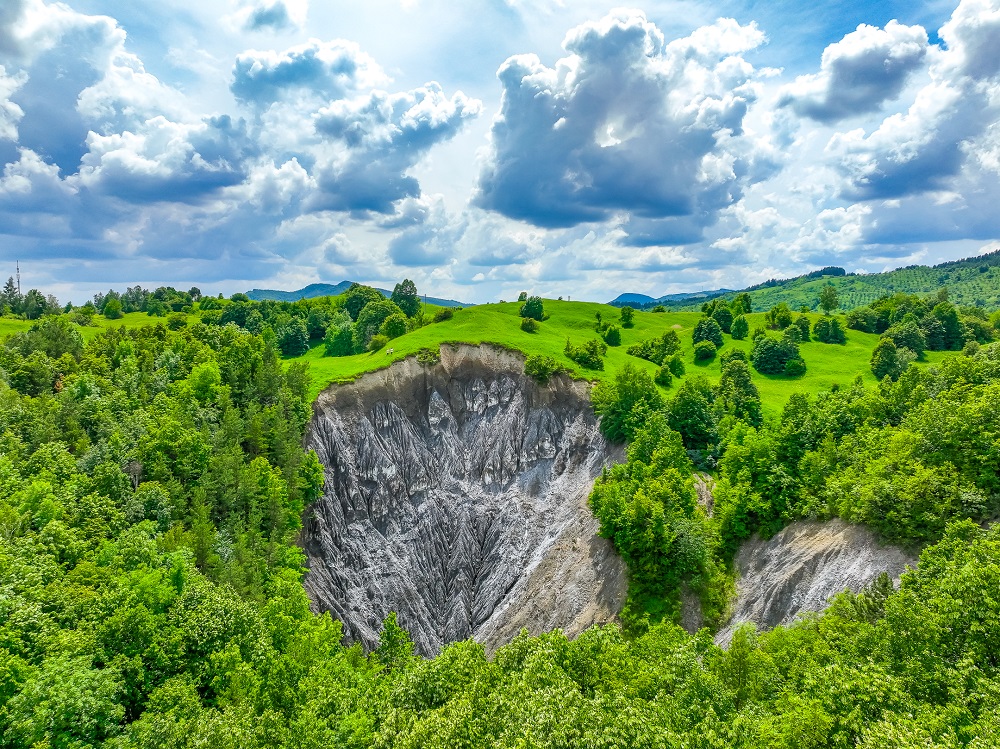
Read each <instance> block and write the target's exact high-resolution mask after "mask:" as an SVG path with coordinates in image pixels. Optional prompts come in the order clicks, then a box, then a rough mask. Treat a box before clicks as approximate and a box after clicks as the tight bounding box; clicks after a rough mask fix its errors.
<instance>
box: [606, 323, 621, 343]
mask: <svg viewBox="0 0 1000 749" xmlns="http://www.w3.org/2000/svg"><path fill="white" fill-rule="evenodd" d="M604 342H605V343H606V344H608V345H609V346H612V347H614V346H621V345H622V329H621V328H619V327H618V326H617V325H612V326H611V327H609V328H608V329H607V330H605V331H604Z"/></svg>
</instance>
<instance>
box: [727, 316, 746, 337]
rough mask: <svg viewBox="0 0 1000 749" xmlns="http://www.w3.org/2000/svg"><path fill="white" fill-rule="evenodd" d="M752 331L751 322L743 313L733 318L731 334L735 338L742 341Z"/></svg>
mask: <svg viewBox="0 0 1000 749" xmlns="http://www.w3.org/2000/svg"><path fill="white" fill-rule="evenodd" d="M749 332H750V323H748V322H747V319H746V318H745V317H744V316H743V315H737V316H736V317H735V318H733V325H732V328H731V329H730V335H731V336H732V337H733V339H734V340H737V341H742V340H743V339H744V338H746V337H747V333H749Z"/></svg>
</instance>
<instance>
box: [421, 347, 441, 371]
mask: <svg viewBox="0 0 1000 749" xmlns="http://www.w3.org/2000/svg"><path fill="white" fill-rule="evenodd" d="M417 361H418V362H420V363H421V364H423V365H424V366H425V367H430V366H433V365H434V364H437V363H438V362H439V361H441V349H440V348H436V349H429V348H422V349H420V350H419V351H417Z"/></svg>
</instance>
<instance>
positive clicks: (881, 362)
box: [871, 338, 909, 380]
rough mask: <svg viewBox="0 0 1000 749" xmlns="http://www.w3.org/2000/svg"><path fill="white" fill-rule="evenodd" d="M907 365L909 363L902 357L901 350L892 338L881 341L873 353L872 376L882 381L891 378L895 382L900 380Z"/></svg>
mask: <svg viewBox="0 0 1000 749" xmlns="http://www.w3.org/2000/svg"><path fill="white" fill-rule="evenodd" d="M907 364H909V362H907V361H905V360H904V359H903V358H902V357H900V355H899V349H898V348H897V347H896V344H895V343H894V342H893V340H892V339H891V338H883V339H882V340H880V341H879V342H878V345H877V346H875V350H874V351H873V352H872V358H871V369H872V374H874V375H875V376H876V377H878V378H879V379H880V380H881V379H882V378H883V377H891V378H892V379H893V380H897V379H899V376H900V375H901V374H902V373H903V370H904V369H906V366H907Z"/></svg>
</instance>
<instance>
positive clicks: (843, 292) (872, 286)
mask: <svg viewBox="0 0 1000 749" xmlns="http://www.w3.org/2000/svg"><path fill="white" fill-rule="evenodd" d="M828 283H831V284H833V286H834V287H835V288H836V289H837V295H838V297H839V299H840V306H841V309H845V310H847V309H854V308H855V307H861V306H864V305H866V304H871V303H872V302H873V301H875V300H876V299H878V298H879V297H881V296H883V295H885V294H895V293H897V292H901V293H904V294H933V293H936V292H937V291H938V290H939V289H941V288H943V287H947V289H948V295H949V297H950V299H951V301H952V302H954V303H955V304H957V305H960V306H961V305H967V306H979V307H988V308H990V309H995V308H997V307H1000V250H997V251H995V252H991V253H988V254H986V255H980V256H978V257H973V258H967V259H964V260H955V261H952V262H948V263H941V264H940V265H935V266H927V265H911V266H908V267H906V268H898V269H896V270H892V271H886V272H885V273H870V274H864V275H847V276H819V277H815V276H812V275H805V276H798V277H796V278H789V279H785V280H777V281H768V282H766V283H765V284H759V285H757V286H751V287H749V288H748V289H746V291H747V293H749V294H750V298H751V299H752V301H753V308H754V309H755V310H767V309H770V308H771V307H773V306H774V305H776V304H780V303H781V302H784V303H786V304H787V305H788V306H789V307H791V308H792V309H799V307H802V306H806V307H809V308H810V309H816V308H817V305H818V303H819V293H820V290H821V289H822V288H823V287H824V286H825V285H826V284H828ZM738 293H741V292H732V293H726V294H716V295H714V296H713V297H712V298H716V297H720V296H721V297H723V298H726V299H731V298H733V297H734V296H735V295H736V294H738ZM703 301H704V299H697V300H695V301H694V302H690V301H688V300H683V299H682V300H673V301H671V300H665V301H663V302H661V303H662V304H664V305H665V306H666V307H667V308H669V309H675V310H697V309H699V308H700V306H701V304H702V302H703Z"/></svg>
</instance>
